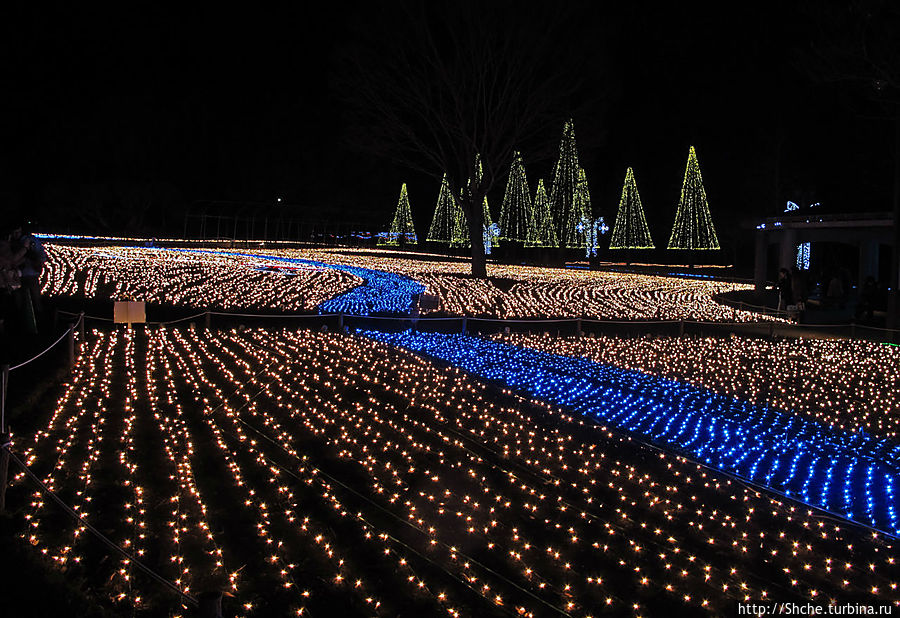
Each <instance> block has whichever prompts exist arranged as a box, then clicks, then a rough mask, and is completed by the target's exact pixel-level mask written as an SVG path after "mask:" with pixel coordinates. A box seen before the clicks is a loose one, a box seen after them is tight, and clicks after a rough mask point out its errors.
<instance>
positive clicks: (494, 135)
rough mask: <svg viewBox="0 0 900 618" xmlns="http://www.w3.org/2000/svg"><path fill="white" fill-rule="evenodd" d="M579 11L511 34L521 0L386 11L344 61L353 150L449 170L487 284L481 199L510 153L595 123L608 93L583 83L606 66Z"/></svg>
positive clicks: (523, 24)
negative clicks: (580, 118) (578, 119)
mask: <svg viewBox="0 0 900 618" xmlns="http://www.w3.org/2000/svg"><path fill="white" fill-rule="evenodd" d="M579 10H581V9H580V8H579V5H577V4H574V3H567V4H565V5H563V6H562V7H560V6H555V5H554V6H549V5H548V6H543V7H536V8H535V7H530V8H529V13H530V14H529V16H528V18H527V19H517V20H516V24H515V27H511V26H510V23H509V15H510V14H511V13H512V12H521V11H522V8H521V6H520V5H519V4H518V3H515V2H509V1H506V2H503V1H499V2H491V3H475V2H466V1H463V2H454V3H443V2H421V1H420V2H401V3H399V4H396V5H379V14H378V15H375V16H373V15H371V14H369V15H366V18H372V17H374V18H376V19H378V20H380V21H378V22H377V23H372V22H371V21H367V23H366V25H365V27H363V28H360V29H359V32H357V33H356V34H358V37H357V44H356V45H355V46H354V47H353V48H351V49H350V51H349V52H347V53H346V55H345V56H344V57H342V58H341V62H340V66H341V69H342V73H341V75H343V77H340V78H338V79H337V81H336V84H337V87H338V88H339V92H340V93H342V94H343V95H344V98H345V100H346V101H347V102H348V103H349V104H350V107H351V109H352V119H353V122H354V128H355V130H354V131H353V134H352V143H353V144H354V145H356V146H357V147H359V148H362V149H365V150H366V151H368V152H371V153H373V154H377V155H379V156H384V157H389V158H391V159H392V160H394V161H395V162H397V163H399V164H402V165H403V166H405V167H408V168H412V169H415V170H419V171H421V172H424V173H427V174H429V175H432V176H434V177H435V178H439V177H440V175H441V173H442V172H443V171H444V170H446V172H447V184H448V188H449V190H450V193H451V195H454V196H459V198H458V199H459V206H460V208H461V209H462V211H463V214H464V216H465V219H466V225H467V229H468V235H469V245H470V246H471V250H472V274H473V276H476V277H485V276H486V274H487V269H486V263H485V256H484V245H483V242H482V238H483V233H484V232H483V223H484V221H483V207H482V205H483V203H484V197H485V195H486V194H487V193H488V191H490V190H491V189H492V188H493V187H494V185H495V183H496V182H497V181H498V179H499V178H500V176H501V175H500V173H499V172H500V170H501V168H502V167H504V166H505V165H507V163H508V162H509V161H510V160H511V159H512V154H513V152H514V151H515V150H517V149H518V150H522V149H524V148H526V147H535V145H541V147H542V148H543V147H546V143H547V142H548V140H549V139H550V138H549V136H550V135H551V131H552V130H553V129H552V128H553V127H557V128H556V129H555V130H557V131H558V127H559V126H561V125H562V123H563V121H564V120H565V119H567V118H569V117H571V116H573V115H577V114H578V113H579V112H580V111H581V110H588V109H590V110H591V112H590V113H591V114H593V115H596V114H597V113H598V112H597V109H598V107H599V102H600V101H601V100H602V98H603V96H604V95H603V94H601V91H600V89H597V88H592V87H590V85H589V84H588V82H587V81H586V78H587V77H590V78H591V79H595V80H596V76H597V75H598V74H599V73H600V72H601V69H602V65H601V63H599V62H593V61H592V56H593V55H595V54H596V53H597V52H598V46H597V45H595V44H593V43H591V44H588V43H587V41H593V40H594V38H595V37H588V36H584V37H582V36H579V33H580V32H581V28H583V25H582V23H581V22H580V20H579V19H578V11H579ZM582 34H585V33H582ZM586 63H588V64H589V65H590V67H591V70H590V71H585V70H583V68H582V67H584V66H586ZM604 92H605V91H604ZM576 102H577V105H576ZM585 115H587V113H586V112H585ZM476 154H479V155H480V161H481V165H482V167H483V173H482V174H481V175H478V174H476ZM469 179H472V181H471V182H469Z"/></svg>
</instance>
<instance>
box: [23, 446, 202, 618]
mask: <svg viewBox="0 0 900 618" xmlns="http://www.w3.org/2000/svg"><path fill="white" fill-rule="evenodd" d="M6 450H7V452H8V453H9V457H10V459H12V460H13V461H14V462H15V463H16V464H17V465H18V466H19V467H20V468H22V471H23V472H24V473H25V476H27V477H28V478H30V479H31V480H32V481H34V482H35V484H37V486H38V488H39V489H40V490H41V491H42V492H43V493H45V494H46V495H47V496H48V497H49V498H50V499H52V500H53V501H54V502H56V504H57V505H58V506H59V507H60V508H62V509H63V510H64V511H65V512H66V513H68V514H69V515H70V516H71V517H73V518H75V519H76V520H78V522H79V523H80V524H81V525H82V526H84V527H85V529H87V530H88V531H89V532H91V534H93V535H94V536H96V537H97V538H98V539H99V540H100V541H101V542H102V543H103V544H104V545H106V546H107V547H108V548H110V549H111V550H113V551H115V552H116V553H118V554H120V555H121V556H122V557H123V558H126V559H127V560H128V561H129V562H130V563H131V564H134V565H135V566H136V567H138V568H139V569H140V570H142V571H143V572H144V573H146V574H147V575H148V576H150V578H151V579H153V580H155V581H156V582H157V583H160V584H162V585H163V586H165V587H166V588H168V589H169V590H171V591H172V592H175V593H176V594H178V595H179V596H180V597H181V598H182V600H184V601H187V602H188V603H190V604H191V605H193V606H194V607H197V606H198V602H197V599H195V598H194V597H193V596H191V595H189V594H187V593H186V592H182V591H181V589H180V588H179V587H178V586H176V585H175V584H174V583H172V582H170V581H169V580H168V579H166V578H165V577H163V576H162V575H160V574H158V573H157V572H156V571H154V570H153V569H151V568H150V567H148V566H147V565H145V564H144V563H143V562H141V561H140V560H138V559H137V558H135V557H134V556H133V555H132V554H130V553H128V552H127V551H126V550H124V549H122V548H121V547H119V546H118V545H117V544H115V543H114V542H112V541H111V540H109V538H107V537H106V536H105V535H104V534H103V533H102V532H100V531H99V530H97V529H96V528H94V527H93V526H92V525H91V524H89V523H88V522H87V521H85V520H84V518H82V517H81V516H80V515H79V514H78V513H76V512H75V510H73V509H72V507H70V506H69V505H68V504H66V503H65V502H64V501H63V500H62V498H60V497H59V496H57V495H56V494H55V493H53V491H52V490H51V489H50V488H49V487H47V486H46V485H45V484H44V482H43V481H42V480H41V479H40V478H38V476H37V475H36V474H35V473H34V472H32V471H31V470H30V469H29V468H28V466H26V465H25V463H24V462H23V461H22V460H21V459H19V457H18V456H17V455H16V454H15V453H14V452H12V450H11V449H8V448H7V449H6Z"/></svg>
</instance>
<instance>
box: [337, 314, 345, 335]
mask: <svg viewBox="0 0 900 618" xmlns="http://www.w3.org/2000/svg"><path fill="white" fill-rule="evenodd" d="M338 330H339V331H342V330H344V312H343V311H342V312H341V313H339V314H338Z"/></svg>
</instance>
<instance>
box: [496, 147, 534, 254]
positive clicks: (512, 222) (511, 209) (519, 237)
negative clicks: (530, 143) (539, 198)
mask: <svg viewBox="0 0 900 618" xmlns="http://www.w3.org/2000/svg"><path fill="white" fill-rule="evenodd" d="M533 211H534V206H533V204H532V201H531V193H530V192H529V190H528V180H527V179H526V177H525V164H524V162H523V161H522V154H521V153H520V152H518V151H516V152H515V153H513V162H512V167H510V170H509V180H508V181H507V183H506V193H505V194H504V195H503V204H502V205H501V206H500V239H501V240H508V241H512V242H520V243H524V242H526V241H527V240H528V230H529V226H530V225H531V220H532V218H533V217H534V212H533Z"/></svg>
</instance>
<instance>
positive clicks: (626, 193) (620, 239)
mask: <svg viewBox="0 0 900 618" xmlns="http://www.w3.org/2000/svg"><path fill="white" fill-rule="evenodd" d="M609 248H610V249H654V248H655V246H654V245H653V239H652V238H650V228H649V227H648V226H647V219H646V218H645V217H644V208H643V206H641V195H640V193H638V188H637V183H636V182H635V180H634V171H633V170H632V169H631V168H630V167H629V168H628V169H627V170H626V171H625V184H624V185H623V186H622V197H621V198H620V199H619V211H618V212H617V213H616V223H615V225H614V226H613V232H612V238H611V239H610V243H609Z"/></svg>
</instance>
